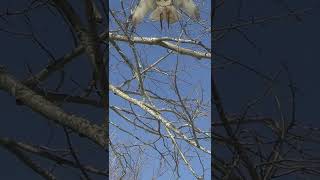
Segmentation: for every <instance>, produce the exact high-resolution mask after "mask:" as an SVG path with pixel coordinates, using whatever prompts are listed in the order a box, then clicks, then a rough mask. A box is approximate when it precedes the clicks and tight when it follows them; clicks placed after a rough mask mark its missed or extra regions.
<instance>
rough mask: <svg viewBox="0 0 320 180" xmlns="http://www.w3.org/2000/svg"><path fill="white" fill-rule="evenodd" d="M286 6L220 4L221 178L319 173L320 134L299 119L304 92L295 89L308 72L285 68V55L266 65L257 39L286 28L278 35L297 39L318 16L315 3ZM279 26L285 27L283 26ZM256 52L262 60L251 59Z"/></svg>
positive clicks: (216, 29)
mask: <svg viewBox="0 0 320 180" xmlns="http://www.w3.org/2000/svg"><path fill="white" fill-rule="evenodd" d="M287 2H288V3H286V1H273V2H270V1H259V3H261V6H260V7H259V5H257V4H255V2H253V1H250V2H249V1H240V0H239V1H235V2H233V3H230V2H227V1H224V0H218V1H216V4H215V5H214V6H215V9H214V12H215V13H214V14H215V17H214V20H213V21H215V23H214V25H213V34H214V51H213V52H212V56H213V58H214V60H215V63H214V65H213V69H212V73H213V77H212V80H213V82H212V83H213V84H212V88H213V89H212V97H213V107H214V108H213V109H214V112H215V114H214V116H213V130H212V133H213V137H212V138H213V143H214V145H213V146H214V151H213V153H212V158H213V176H214V178H215V179H225V180H226V179H230V180H235V179H243V180H244V179H245V180H248V179H253V180H260V179H261V180H262V179H264V180H267V179H296V178H297V179H309V178H311V179H312V178H315V177H319V175H320V162H319V152H318V151H317V149H318V148H319V129H318V128H316V126H313V127H312V126H307V124H304V120H303V119H299V118H298V117H297V113H301V112H302V113H303V111H301V110H300V109H299V108H297V107H299V103H297V97H299V96H300V95H301V94H300V93H301V89H303V87H299V85H297V84H296V83H295V79H294V77H295V76H296V75H300V74H301V72H293V71H291V69H290V68H289V67H290V66H289V64H290V63H292V62H287V63H285V62H283V59H282V58H283V57H285V55H283V54H281V53H279V54H275V55H274V56H273V57H274V59H275V60H274V61H278V63H273V64H272V63H271V61H272V60H270V61H268V62H267V61H264V60H262V59H263V58H262V55H261V49H260V47H259V46H262V45H261V44H262V42H261V41H260V43H257V41H258V40H257V41H255V40H254V39H258V38H257V35H256V34H255V33H257V32H259V30H261V29H265V31H260V34H261V35H263V36H270V37H272V36H271V35H267V34H268V32H267V29H268V28H270V27H276V28H275V29H277V30H279V31H274V34H273V35H275V34H277V36H276V35H275V37H279V36H281V34H280V35H279V33H280V32H283V31H281V30H280V29H281V28H285V32H286V33H290V32H292V31H293V28H294V27H295V26H298V24H299V23H301V22H303V21H305V20H306V21H307V20H308V19H310V18H312V17H313V16H316V15H315V14H314V13H315V12H317V11H318V10H319V9H318V8H317V7H314V6H313V5H312V3H311V2H310V1H304V2H300V3H297V4H300V6H299V7H298V8H297V7H296V8H294V6H297V4H293V3H292V2H289V1H287ZM302 6H306V7H302ZM308 6H309V7H308ZM257 7H259V8H257ZM279 7H280V8H279ZM252 9H255V10H253V11H252ZM274 9H277V10H274ZM279 9H280V10H281V11H279ZM277 11H278V12H277ZM277 13H278V14H277ZM260 14H264V15H260ZM266 14H267V15H266ZM259 15H260V16H259ZM280 24H286V25H285V27H281V28H280V27H279V26H280ZM292 24H293V25H292ZM291 25H292V26H291ZM299 25H301V24H299ZM269 32H270V31H269ZM254 34H255V35H254ZM257 34H259V33H257ZM230 37H233V38H230ZM236 37H239V38H236ZM265 39H266V38H265ZM271 39H272V38H271ZM279 39H280V38H279ZM236 41H237V42H236ZM279 41H281V40H279ZM279 41H278V42H276V41H275V42H274V43H273V45H274V44H276V43H279ZM286 43H287V47H284V48H290V47H292V46H291V45H290V43H291V42H289V41H286ZM226 44H228V45H229V46H226ZM233 44H236V45H234V46H233ZM297 45H298V46H300V45H301V46H302V44H299V43H298V44H297ZM223 47H224V48H223ZM226 47H229V49H227V48H226ZM245 47H249V48H245ZM264 47H265V46H264ZM248 49H250V50H248ZM264 50H265V49H262V51H264ZM240 51H241V53H239V52H240ZM244 52H246V53H247V54H246V53H244ZM256 52H258V53H257V54H259V53H260V54H259V56H253V55H252V54H255V53H256ZM285 52H286V51H285ZM269 53H270V51H269ZM271 53H272V52H271ZM280 56H281V57H280ZM256 57H257V58H256ZM259 58H261V59H259ZM292 61H293V60H292ZM270 64H272V65H270ZM270 67H271V68H270ZM272 67H273V68H272ZM275 69H276V70H275ZM301 71H304V70H301ZM229 77H232V78H229ZM309 78H310V77H309ZM227 88H228V90H226V89H227ZM230 88H231V90H229V89H230ZM300 107H301V106H300ZM304 117H305V116H304ZM300 118H301V117H300ZM316 179H317V178H316Z"/></svg>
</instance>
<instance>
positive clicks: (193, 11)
mask: <svg viewBox="0 0 320 180" xmlns="http://www.w3.org/2000/svg"><path fill="white" fill-rule="evenodd" d="M173 2H174V4H175V6H176V7H178V8H181V9H183V10H184V11H185V12H186V13H187V14H188V15H189V16H190V17H191V18H192V19H200V13H199V9H198V7H197V5H196V4H195V3H194V2H193V0H175V1H173Z"/></svg>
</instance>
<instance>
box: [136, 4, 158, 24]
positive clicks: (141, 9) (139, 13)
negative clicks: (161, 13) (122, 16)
mask: <svg viewBox="0 0 320 180" xmlns="http://www.w3.org/2000/svg"><path fill="white" fill-rule="evenodd" d="M155 8H156V4H155V0H140V2H139V3H138V6H137V7H136V8H135V10H134V12H133V15H132V24H133V25H134V26H135V25H137V24H138V23H140V22H141V21H142V19H143V17H144V16H145V15H146V14H147V13H148V12H149V11H151V10H153V9H155Z"/></svg>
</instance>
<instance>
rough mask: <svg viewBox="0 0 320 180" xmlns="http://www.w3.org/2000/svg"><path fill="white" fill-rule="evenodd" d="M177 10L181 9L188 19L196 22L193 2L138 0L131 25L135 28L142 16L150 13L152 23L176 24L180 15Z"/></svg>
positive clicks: (197, 14) (196, 9)
mask: <svg viewBox="0 0 320 180" xmlns="http://www.w3.org/2000/svg"><path fill="white" fill-rule="evenodd" d="M177 8H178V9H182V10H183V11H184V12H185V13H186V14H187V15H188V16H189V17H191V18H192V19H196V20H198V19H199V18H200V14H199V10H198V7H197V6H196V5H195V3H194V2H193V0H140V2H139V3H138V6H137V7H136V8H135V10H134V12H133V14H132V24H133V26H136V25H137V24H138V23H140V22H141V21H142V19H143V18H144V16H145V15H146V14H147V13H149V12H150V11H152V13H151V14H150V17H149V18H150V19H151V20H153V21H160V22H161V26H162V20H166V21H167V22H168V25H169V23H170V24H171V23H175V22H177V21H178V20H179V19H180V17H181V15H180V14H179V12H178V10H177Z"/></svg>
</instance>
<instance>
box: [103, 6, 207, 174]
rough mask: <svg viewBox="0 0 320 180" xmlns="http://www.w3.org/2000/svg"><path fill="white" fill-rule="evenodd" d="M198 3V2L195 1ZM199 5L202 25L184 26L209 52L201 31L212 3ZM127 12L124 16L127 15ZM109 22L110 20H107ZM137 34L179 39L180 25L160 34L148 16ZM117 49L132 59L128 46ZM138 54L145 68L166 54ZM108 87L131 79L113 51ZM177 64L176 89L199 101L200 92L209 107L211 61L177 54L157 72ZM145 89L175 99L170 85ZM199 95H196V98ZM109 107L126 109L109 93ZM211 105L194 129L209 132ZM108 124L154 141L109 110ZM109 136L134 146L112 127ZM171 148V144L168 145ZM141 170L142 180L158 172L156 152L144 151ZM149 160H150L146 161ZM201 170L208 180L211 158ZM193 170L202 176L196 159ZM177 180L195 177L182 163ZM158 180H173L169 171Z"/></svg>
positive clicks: (144, 49)
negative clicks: (124, 78) (177, 87)
mask: <svg viewBox="0 0 320 180" xmlns="http://www.w3.org/2000/svg"><path fill="white" fill-rule="evenodd" d="M126 2H128V1H124V7H125V8H128V9H129V6H130V5H129V4H127V3H126ZM196 2H197V3H199V1H196ZM201 2H202V4H200V5H199V7H200V9H201V21H202V23H203V25H202V26H201V25H198V24H195V23H194V22H192V21H190V22H188V25H187V26H186V29H187V34H188V35H189V36H190V37H192V38H194V39H197V40H201V41H202V43H203V44H205V45H206V46H207V47H209V48H210V33H203V31H205V30H208V28H209V26H210V23H209V22H210V21H209V18H210V16H209V14H210V7H211V4H210V3H211V2H210V1H201ZM109 3H110V9H111V10H119V9H120V8H121V7H120V1H110V2H109ZM128 9H126V10H127V13H128V12H129V11H128ZM119 17H120V18H121V19H124V18H123V16H119ZM110 18H111V17H110ZM185 20H186V18H185V17H184V18H183V21H182V22H181V24H184V23H185ZM111 21H112V18H111ZM116 29H117V28H116V26H114V24H113V23H112V22H111V23H110V30H111V31H112V30H116ZM136 32H137V34H138V35H139V36H144V37H163V36H167V37H175V38H176V37H179V35H180V33H181V26H180V24H179V23H176V24H173V25H170V27H169V29H167V26H164V29H163V30H162V31H161V30H160V23H159V22H151V21H150V20H148V15H147V16H146V17H145V18H144V22H142V23H141V24H139V25H138V26H137V31H136ZM182 38H183V39H187V37H185V36H182ZM119 46H120V47H121V48H122V50H123V51H124V52H125V54H127V55H128V57H129V58H130V57H131V58H132V57H133V55H132V53H131V50H130V49H129V47H128V45H127V44H126V43H119ZM136 47H137V49H138V52H139V54H140V55H141V60H142V62H143V64H144V66H147V65H148V64H151V63H153V62H155V61H156V60H157V59H158V58H159V57H161V56H163V55H164V54H166V53H167V50H166V49H164V48H162V47H158V46H148V45H140V44H138V45H136ZM185 47H188V48H192V49H195V50H200V51H204V49H200V48H198V49H197V48H195V47H192V46H185ZM109 58H110V67H109V68H110V83H111V84H113V85H119V84H121V83H122V82H123V79H122V78H121V76H125V77H130V75H131V71H130V70H129V68H127V67H126V66H124V65H123V64H121V63H119V59H118V58H120V56H119V55H118V54H117V53H116V52H115V51H113V50H110V55H109ZM177 61H178V62H179V69H180V71H179V73H178V79H179V80H178V85H179V86H180V87H179V88H180V91H181V94H182V95H183V96H186V97H198V98H199V97H200V96H201V95H200V94H199V93H198V92H200V91H203V99H204V101H206V102H207V103H210V60H197V59H195V58H192V57H189V56H183V55H177V54H171V55H169V57H168V58H166V60H164V61H162V62H161V63H160V64H159V66H158V67H159V68H161V69H163V70H166V71H172V70H173V69H174V67H175V64H176V62H177ZM151 77H154V78H157V80H159V81H163V82H170V81H172V78H171V79H170V78H164V77H165V76H161V75H159V74H157V73H152V74H151ZM145 84H146V86H147V87H148V88H149V89H151V90H153V91H155V92H157V93H158V94H161V95H163V96H165V97H170V98H176V97H175V95H174V94H173V93H172V88H171V87H170V85H166V84H162V83H155V81H149V80H147V81H146V82H145ZM134 86H136V84H135V83H133V84H132V87H134ZM197 93H198V94H197ZM110 105H117V106H125V107H128V106H127V105H126V102H124V101H123V100H121V99H120V98H118V97H116V96H114V95H113V94H112V93H110ZM156 105H158V107H162V106H161V105H162V104H160V103H158V104H156ZM209 106H210V104H208V108H207V111H208V112H207V116H204V117H201V118H199V119H198V120H197V121H196V125H197V126H198V127H199V128H201V129H203V130H206V131H209V130H210V129H209V127H210V120H211V118H210V107H209ZM133 108H134V109H135V110H136V112H139V113H143V112H142V111H140V110H139V108H137V107H133ZM163 116H164V117H166V118H167V119H169V120H170V121H175V117H173V116H172V115H169V114H164V115H163ZM110 120H111V121H112V122H114V123H116V124H117V125H119V126H121V127H123V128H125V129H127V130H129V131H130V132H132V133H134V134H136V135H139V137H140V138H142V139H149V140H151V139H154V138H155V137H152V136H151V135H149V134H146V133H145V132H144V131H141V130H140V129H138V128H134V127H132V126H129V125H128V124H126V122H124V121H122V120H121V118H119V116H117V115H116V114H115V113H114V112H113V111H112V110H110ZM110 136H111V137H113V138H115V139H118V140H122V141H129V142H133V141H134V139H133V138H129V137H128V135H127V134H125V133H123V132H120V131H119V130H116V129H115V128H114V127H113V126H112V125H110ZM158 145H159V147H161V145H163V144H161V143H159V144H158ZM169 145H170V147H171V146H172V144H169ZM203 145H204V146H205V147H206V148H208V149H210V141H208V142H203ZM181 147H183V148H182V149H183V150H186V149H187V148H188V147H189V146H186V145H185V144H181ZM143 153H144V155H145V156H146V157H144V158H145V159H144V167H143V171H142V172H143V173H142V179H150V178H151V177H152V174H153V173H155V170H156V169H157V167H158V165H159V161H157V160H155V158H157V157H158V156H159V154H157V153H156V152H155V151H153V150H150V148H148V149H145V150H144V152H143ZM200 155H204V153H201V152H200ZM149 156H152V157H149ZM204 159H206V160H204V161H203V163H204V166H205V168H206V172H205V177H206V178H205V179H208V178H209V177H210V156H208V155H204ZM191 163H192V165H193V168H194V169H195V171H196V172H198V173H199V174H201V166H200V164H199V162H198V161H196V158H195V160H194V161H191ZM179 172H180V175H181V177H180V179H194V177H193V176H192V175H191V174H190V172H189V171H187V170H186V167H185V166H184V163H183V161H182V160H180V169H179ZM159 179H175V178H173V177H172V173H170V171H167V172H165V173H164V174H163V175H162V176H161V177H159Z"/></svg>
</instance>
